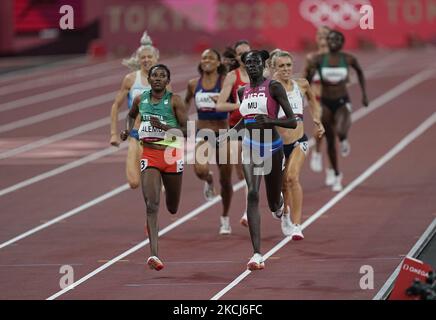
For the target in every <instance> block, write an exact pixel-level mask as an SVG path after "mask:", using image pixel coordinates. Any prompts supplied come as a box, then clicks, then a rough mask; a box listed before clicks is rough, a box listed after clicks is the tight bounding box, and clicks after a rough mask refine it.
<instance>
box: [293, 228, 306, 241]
mask: <svg viewBox="0 0 436 320" xmlns="http://www.w3.org/2000/svg"><path fill="white" fill-rule="evenodd" d="M291 237H292V240H294V241H298V240H303V239H304V236H303V231H302V230H301V225H299V224H294V230H292V234H291Z"/></svg>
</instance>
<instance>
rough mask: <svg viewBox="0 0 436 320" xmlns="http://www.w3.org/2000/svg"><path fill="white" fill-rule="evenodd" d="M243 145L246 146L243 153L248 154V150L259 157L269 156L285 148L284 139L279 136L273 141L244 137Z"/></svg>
mask: <svg viewBox="0 0 436 320" xmlns="http://www.w3.org/2000/svg"><path fill="white" fill-rule="evenodd" d="M242 145H243V146H244V148H243V153H245V154H248V153H247V152H250V151H251V153H252V155H253V156H254V155H255V156H257V157H259V158H269V157H271V156H272V155H273V154H275V153H276V152H279V151H280V150H282V149H283V140H282V139H281V138H278V139H277V140H276V141H274V142H272V143H261V142H258V141H254V140H250V139H249V138H244V140H243V141H242Z"/></svg>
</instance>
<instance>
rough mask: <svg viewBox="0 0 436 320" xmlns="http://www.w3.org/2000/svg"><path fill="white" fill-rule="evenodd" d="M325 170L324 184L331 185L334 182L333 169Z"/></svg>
mask: <svg viewBox="0 0 436 320" xmlns="http://www.w3.org/2000/svg"><path fill="white" fill-rule="evenodd" d="M325 172H326V176H325V185H326V186H332V185H333V183H335V170H333V169H327V170H326V171H325Z"/></svg>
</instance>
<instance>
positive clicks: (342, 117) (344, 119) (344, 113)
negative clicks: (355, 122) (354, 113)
mask: <svg viewBox="0 0 436 320" xmlns="http://www.w3.org/2000/svg"><path fill="white" fill-rule="evenodd" d="M335 123H336V127H335V129H336V133H337V135H338V138H339V141H340V144H341V154H342V156H344V157H346V156H348V154H349V153H350V144H349V142H348V140H347V137H348V131H349V130H350V127H351V113H350V111H349V109H348V108H347V107H346V106H345V105H344V106H342V107H340V108H339V109H338V110H337V111H336V113H335Z"/></svg>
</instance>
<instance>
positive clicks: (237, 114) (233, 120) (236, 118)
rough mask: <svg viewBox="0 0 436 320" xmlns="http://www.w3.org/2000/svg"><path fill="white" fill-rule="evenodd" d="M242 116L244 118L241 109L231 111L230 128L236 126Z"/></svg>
mask: <svg viewBox="0 0 436 320" xmlns="http://www.w3.org/2000/svg"><path fill="white" fill-rule="evenodd" d="M241 118H242V115H241V113H240V112H239V109H237V110H234V111H232V112H230V117H229V126H230V128H231V127H234V126H236V124H237V123H238V122H239V120H240V119H241Z"/></svg>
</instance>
